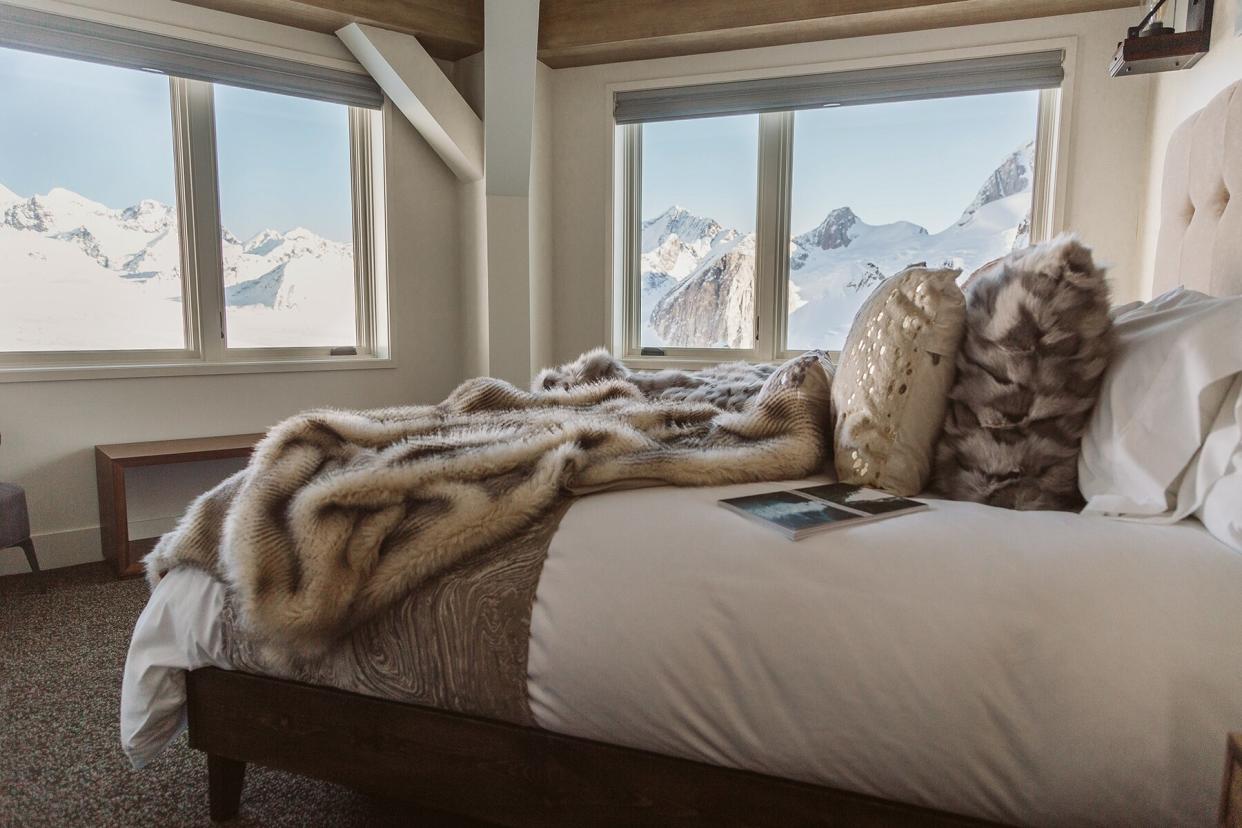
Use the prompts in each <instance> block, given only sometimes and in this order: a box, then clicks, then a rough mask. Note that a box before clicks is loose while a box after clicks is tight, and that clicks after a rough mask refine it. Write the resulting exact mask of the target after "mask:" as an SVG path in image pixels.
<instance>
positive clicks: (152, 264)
mask: <svg viewBox="0 0 1242 828" xmlns="http://www.w3.org/2000/svg"><path fill="white" fill-rule="evenodd" d="M221 253H222V256H223V259H222V261H223V267H224V288H225V307H226V313H227V326H228V336H229V345H230V346H231V347H291V346H305V345H349V344H354V343H355V342H356V332H355V329H354V324H355V323H354V265H353V248H352V245H350V244H347V243H341V242H334V241H329V240H327V239H324V238H321V237H320V236H318V235H316V234H315V233H313V232H311V231H310V230H308V229H306V228H303V227H297V228H293V229H292V230H289V231H288V232H283V233H282V232H279V231H276V230H271V229H268V230H264V231H262V232H260V233H258V234H256V235H255V236H254V237H252V238H250V239H248V240H246V241H241V240H239V239H237V238H236V237H235V236H234V235H233V234H232V233H230V232H228V230H225V231H224V232H223V234H222V238H221ZM206 284H209V282H208V283H206ZM0 296H3V297H4V301H3V302H2V303H0V350H4V351H52V350H88V351H89V350H150V349H172V350H176V349H181V348H184V347H185V321H184V318H183V313H182V303H183V296H182V279H181V237H180V234H179V232H178V224H177V211H176V209H175V208H174V207H171V206H169V205H167V204H163V203H161V202H159V201H156V200H152V199H144V200H142V201H140V202H139V203H137V204H134V205H131V206H128V207H125V208H122V209H113V208H110V207H107V206H105V205H103V204H100V203H98V202H95V201H92V200H90V199H88V198H86V197H84V196H82V195H80V194H78V193H75V192H73V191H71V190H68V189H65V188H61V187H57V188H53V189H51V190H50V191H48V192H47V193H46V194H43V195H33V196H30V197H29V198H23V197H21V196H19V195H18V194H17V193H15V192H14V191H13V190H11V189H9V188H8V187H6V186H4V185H3V184H0Z"/></svg>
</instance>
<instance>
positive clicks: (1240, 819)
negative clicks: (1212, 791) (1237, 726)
mask: <svg viewBox="0 0 1242 828" xmlns="http://www.w3.org/2000/svg"><path fill="white" fill-rule="evenodd" d="M1220 824H1221V825H1223V826H1226V828H1242V733H1230V734H1229V747H1228V748H1227V749H1226V751H1225V785H1224V790H1222V791H1221V793H1220Z"/></svg>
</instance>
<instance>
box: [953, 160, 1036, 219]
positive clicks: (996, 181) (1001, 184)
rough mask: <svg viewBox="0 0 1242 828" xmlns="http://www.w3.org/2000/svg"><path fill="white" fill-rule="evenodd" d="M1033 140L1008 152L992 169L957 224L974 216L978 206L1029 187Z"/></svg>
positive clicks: (1030, 182) (1023, 190)
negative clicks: (997, 165) (998, 164)
mask: <svg viewBox="0 0 1242 828" xmlns="http://www.w3.org/2000/svg"><path fill="white" fill-rule="evenodd" d="M1034 162H1035V142H1034V141H1029V142H1028V143H1026V144H1024V145H1023V146H1021V147H1019V148H1018V149H1016V150H1014V151H1013V152H1012V153H1010V154H1009V155H1008V156H1007V157H1006V158H1005V160H1004V161H1002V162H1001V164H1000V166H999V167H997V168H996V169H995V170H993V171H992V174H991V175H989V176H988V178H987V180H986V181H984V182H983V185H982V186H981V187H980V188H979V192H978V193H977V194H976V195H975V198H974V200H973V201H971V202H970V206H969V207H967V208H966V209H965V210H964V211H963V212H962V217H961V218H959V219H958V220H957V224H958V226H961V225H963V224H965V223H966V222H968V221H970V219H971V218H972V217H974V215H975V213H976V212H978V211H979V208H980V207H982V206H984V205H985V204H991V203H992V202H994V201H1000V200H1001V199H1002V198H1008V197H1009V196H1011V195H1017V194H1018V193H1023V192H1026V191H1027V190H1029V189H1031V184H1032V180H1031V176H1032V173H1031V170H1032V169H1034V167H1035V163H1034Z"/></svg>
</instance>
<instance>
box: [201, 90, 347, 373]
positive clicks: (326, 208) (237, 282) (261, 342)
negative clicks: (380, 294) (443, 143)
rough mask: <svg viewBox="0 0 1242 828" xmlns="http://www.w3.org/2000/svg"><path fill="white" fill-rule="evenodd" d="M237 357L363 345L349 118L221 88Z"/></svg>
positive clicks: (232, 342) (332, 109)
mask: <svg viewBox="0 0 1242 828" xmlns="http://www.w3.org/2000/svg"><path fill="white" fill-rule="evenodd" d="M215 111H216V151H217V156H218V158H219V160H218V162H217V167H218V170H219V177H220V220H221V224H222V227H221V240H222V244H223V250H224V294H225V302H224V311H225V339H226V340H227V342H228V345H229V347H231V348H262V347H273V346H274V347H288V346H314V345H329V346H332V345H336V346H353V345H357V344H358V333H357V329H356V319H355V304H356V295H355V289H354V256H353V210H352V209H351V206H352V199H351V197H350V175H349V110H348V109H347V108H346V107H343V106H340V105H339V104H332V103H324V102H322V101H310V100H306V99H305V98H293V97H289V96H287V95H274V94H271V93H269V92H255V91H252V90H249V89H238V88H236V87H230V86H216V88H215Z"/></svg>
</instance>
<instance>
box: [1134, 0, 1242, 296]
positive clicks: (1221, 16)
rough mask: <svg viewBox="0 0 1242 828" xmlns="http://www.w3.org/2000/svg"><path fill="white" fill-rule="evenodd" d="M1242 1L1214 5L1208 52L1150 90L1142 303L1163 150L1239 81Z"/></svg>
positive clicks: (1147, 288)
mask: <svg viewBox="0 0 1242 828" xmlns="http://www.w3.org/2000/svg"><path fill="white" fill-rule="evenodd" d="M1240 3H1242V0H1217V3H1216V6H1215V11H1214V12H1213V20H1212V46H1211V49H1209V50H1208V53H1207V54H1206V55H1204V56H1203V58H1202V59H1201V60H1200V61H1199V62H1198V63H1197V64H1195V65H1194V66H1192V67H1190V68H1189V69H1183V70H1181V71H1180V72H1161V73H1160V74H1158V75H1156V76H1155V82H1154V84H1153V85H1152V104H1151V128H1150V136H1149V140H1150V144H1149V146H1150V154H1149V158H1148V167H1147V169H1146V171H1145V172H1146V178H1145V183H1146V186H1147V198H1146V211H1145V215H1144V222H1143V245H1142V253H1143V257H1142V288H1141V296H1142V298H1150V296H1151V290H1152V284H1153V280H1154V278H1155V260H1156V235H1157V234H1158V232H1159V230H1160V181H1161V177H1162V175H1163V172H1164V149H1165V147H1166V146H1168V143H1169V136H1170V135H1172V134H1173V130H1174V129H1176V128H1177V125H1178V124H1180V123H1181V122H1182V121H1184V120H1186V118H1187V117H1189V116H1190V114H1191V113H1192V112H1194V111H1195V110H1196V109H1199V108H1201V107H1202V106H1203V105H1204V104H1206V103H1207V102H1208V101H1210V100H1211V99H1212V97H1213V96H1214V95H1216V93H1217V92H1219V91H1220V90H1222V89H1224V88H1225V87H1226V86H1228V85H1229V84H1231V83H1233V82H1235V81H1237V80H1242V36H1239V35H1238V34H1236V32H1237V31H1238V25H1239V16H1240V15H1242V12H1240V11H1239V5H1240Z"/></svg>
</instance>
